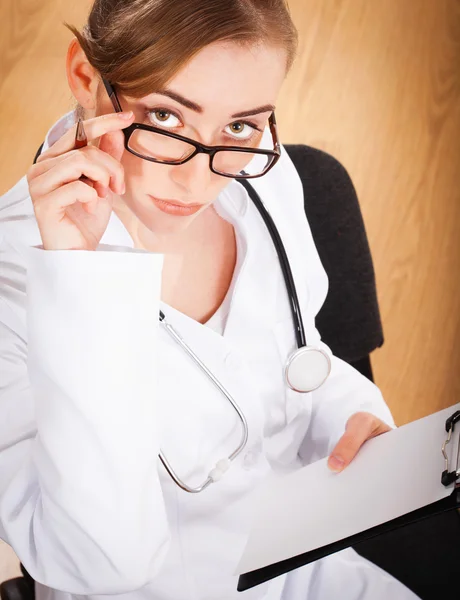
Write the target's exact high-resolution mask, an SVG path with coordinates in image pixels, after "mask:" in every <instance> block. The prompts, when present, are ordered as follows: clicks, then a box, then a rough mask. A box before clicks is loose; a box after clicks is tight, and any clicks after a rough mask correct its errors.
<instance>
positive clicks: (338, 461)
mask: <svg viewBox="0 0 460 600" xmlns="http://www.w3.org/2000/svg"><path fill="white" fill-rule="evenodd" d="M387 431H391V427H390V426H389V425H387V424H386V423H384V422H383V421H381V420H380V419H379V418H378V417H376V416H375V415H372V414H371V413H368V412H358V413H355V414H354V415H351V417H350V418H349V419H348V421H347V424H346V427H345V433H344V434H343V436H342V437H341V438H340V440H339V441H338V443H337V445H336V447H335V448H334V450H333V451H332V452H331V455H330V456H329V460H328V462H327V466H328V467H329V469H331V471H335V472H337V473H338V472H340V471H342V470H343V469H344V468H345V467H347V466H348V465H349V464H350V463H351V461H352V460H353V459H354V457H355V456H356V454H357V453H358V450H359V449H360V448H361V446H362V445H363V444H364V442H365V441H367V440H369V439H371V438H373V437H376V436H377V435H380V434H382V433H386V432H387Z"/></svg>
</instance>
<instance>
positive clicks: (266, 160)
mask: <svg viewBox="0 0 460 600" xmlns="http://www.w3.org/2000/svg"><path fill="white" fill-rule="evenodd" d="M273 160H274V157H273V156H270V155H267V154H257V153H255V152H240V151H238V150H219V152H217V153H216V154H215V155H214V161H213V167H214V169H215V170H216V171H219V173H222V174H224V175H232V176H234V177H239V176H242V175H251V176H253V175H260V174H261V173H263V172H264V171H265V170H266V169H267V168H268V167H269V166H270V165H271V163H272V162H273Z"/></svg>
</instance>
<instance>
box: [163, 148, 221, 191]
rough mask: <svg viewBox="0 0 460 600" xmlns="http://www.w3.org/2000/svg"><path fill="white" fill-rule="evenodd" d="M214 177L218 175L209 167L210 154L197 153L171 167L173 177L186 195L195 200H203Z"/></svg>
mask: <svg viewBox="0 0 460 600" xmlns="http://www.w3.org/2000/svg"><path fill="white" fill-rule="evenodd" d="M213 177H217V175H215V174H214V173H212V171H211V169H210V168H209V156H208V155H207V154H197V155H196V156H194V157H193V158H191V159H190V160H189V161H188V162H186V163H184V164H183V165H176V166H172V167H171V179H172V180H173V181H174V183H175V184H176V185H177V186H179V187H181V188H182V192H183V194H184V195H187V196H189V197H190V198H191V199H192V201H194V202H201V201H202V200H200V198H201V196H203V194H204V192H205V191H206V189H207V188H208V187H209V185H210V183H211V180H212V178H213Z"/></svg>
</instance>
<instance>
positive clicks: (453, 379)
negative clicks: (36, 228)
mask: <svg viewBox="0 0 460 600" xmlns="http://www.w3.org/2000/svg"><path fill="white" fill-rule="evenodd" d="M89 5H90V2H89V0H78V3H76V2H75V3H69V2H67V1H66V0H2V2H1V3H0V31H1V35H0V56H1V57H2V58H1V60H0V131H1V132H2V135H1V138H0V193H3V192H5V191H6V190H7V189H8V188H9V187H11V186H12V185H13V184H14V183H15V182H16V181H17V180H18V179H19V178H20V177H21V176H22V175H23V174H24V173H25V172H26V170H27V169H28V167H29V165H30V163H31V161H32V158H33V156H34V154H35V151H36V149H37V147H38V146H39V145H40V143H41V141H42V140H43V137H44V135H45V133H46V131H47V130H48V128H49V127H50V125H51V124H52V123H53V122H54V121H55V120H56V119H57V118H58V117H59V116H61V115H62V114H63V113H64V112H66V111H68V110H70V109H71V108H72V107H73V99H72V97H71V94H70V91H69V88H68V86H67V81H66V76H65V52H66V49H67V45H68V42H69V40H70V39H71V35H70V33H69V32H68V31H67V29H65V28H64V26H63V25H62V22H63V21H64V20H68V21H69V22H71V23H74V24H76V25H79V24H81V23H83V20H84V18H85V15H86V12H87V8H88V7H89ZM290 6H291V10H292V13H293V17H294V19H295V22H296V24H297V26H298V28H299V31H300V39H301V44H300V52H299V56H298V59H297V62H296V64H295V66H294V68H293V70H292V72H291V74H290V75H289V77H288V79H287V81H286V84H285V86H284V89H283V91H282V94H281V98H280V101H279V102H278V108H277V119H278V122H279V126H280V131H281V136H282V139H283V141H284V142H285V143H289V142H296V143H306V144H309V145H311V146H314V147H317V148H321V149H323V150H325V151H326V152H329V153H330V154H332V155H333V156H335V157H336V158H338V159H339V160H340V161H341V162H342V163H343V164H344V165H345V167H346V168H347V170H348V172H349V173H350V175H351V177H352V180H353V182H354V185H355V187H356V190H357V192H358V196H359V198H360V202H361V206H362V210H363V214H364V220H365V223H366V227H367V231H368V235H369V240H370V244H371V249H372V252H373V256H374V261H375V268H376V274H377V284H378V293H379V300H380V304H381V311H382V316H383V324H384V331H385V344H384V346H383V348H382V349H380V350H378V351H377V352H376V353H375V354H374V358H373V364H374V369H375V376H376V380H377V383H378V384H379V386H380V387H381V389H382V391H383V393H384V396H385V398H386V400H387V402H388V404H389V405H390V407H391V409H392V411H393V414H394V416H395V419H396V421H397V423H398V424H403V423H406V422H408V421H411V420H414V419H416V418H419V417H422V416H424V415H427V414H430V413H432V412H434V411H436V410H438V409H441V408H443V407H445V406H448V405H451V404H453V403H454V402H457V401H458V399H459V397H460V192H459V189H460V188H459V182H458V177H459V170H460V2H459V1H458V0H404V1H401V0H372V2H369V1H367V0H290ZM2 556H3V553H2V552H1V550H0V565H1V564H2ZM8 561H9V562H8V563H6V558H5V561H4V563H3V564H8V565H12V564H13V563H12V562H11V557H10V555H9V558H8ZM8 568H9V567H8ZM14 568H15V567H14V565H13V569H14ZM1 573H3V571H2V572H1ZM12 574H15V573H12ZM0 578H1V577H0Z"/></svg>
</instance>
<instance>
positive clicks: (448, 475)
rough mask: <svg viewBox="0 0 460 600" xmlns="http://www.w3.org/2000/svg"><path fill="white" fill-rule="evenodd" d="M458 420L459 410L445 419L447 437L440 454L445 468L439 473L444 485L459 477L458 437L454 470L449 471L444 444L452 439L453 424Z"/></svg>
mask: <svg viewBox="0 0 460 600" xmlns="http://www.w3.org/2000/svg"><path fill="white" fill-rule="evenodd" d="M459 421H460V410H457V411H456V412H454V414H453V415H451V416H450V417H449V418H448V419H447V420H446V431H447V439H446V441H445V442H444V444H443V445H442V455H443V456H444V461H445V470H444V471H443V472H442V475H441V483H442V484H443V485H444V486H445V487H448V486H449V485H451V483H454V482H455V481H457V479H458V478H459V477H460V467H459V459H460V438H459V441H458V449H457V465H456V467H455V470H454V471H450V472H449V457H448V456H447V454H446V446H447V444H448V443H449V442H450V440H451V439H452V433H453V431H454V428H455V424H456V423H458V422H459Z"/></svg>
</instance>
